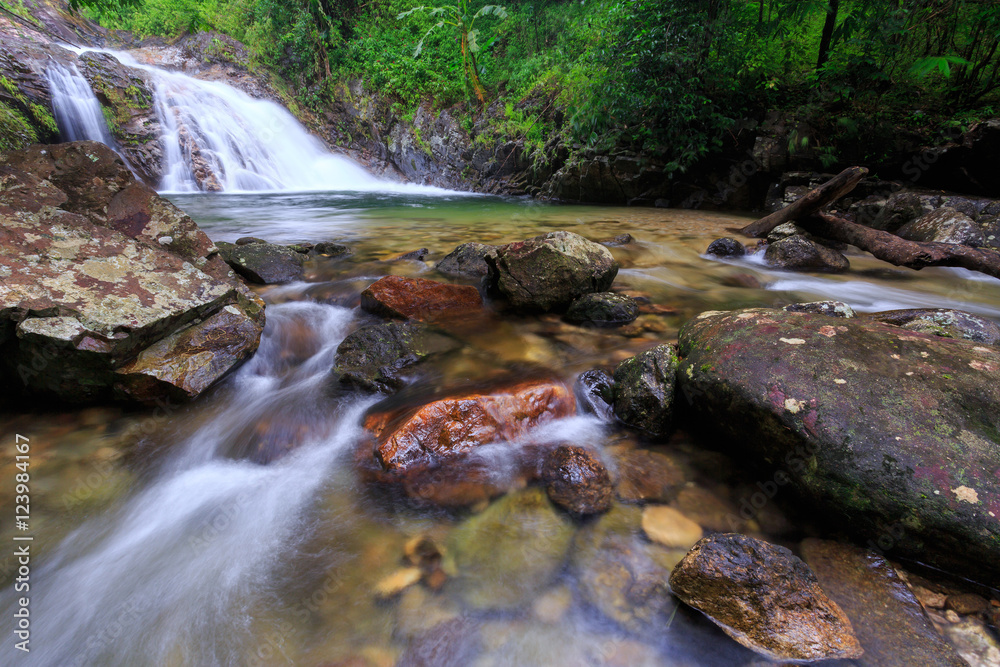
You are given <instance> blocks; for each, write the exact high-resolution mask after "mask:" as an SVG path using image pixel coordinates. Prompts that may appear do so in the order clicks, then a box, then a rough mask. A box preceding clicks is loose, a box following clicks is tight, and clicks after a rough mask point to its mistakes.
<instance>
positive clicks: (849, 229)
mask: <svg viewBox="0 0 1000 667" xmlns="http://www.w3.org/2000/svg"><path fill="white" fill-rule="evenodd" d="M799 224H801V225H802V226H803V227H805V228H806V230H807V231H809V233H811V234H815V235H816V236H820V237H823V238H825V239H829V240H831V241H839V242H841V243H849V244H850V245H852V246H855V247H858V248H861V249H862V250H865V251H867V252H870V253H871V254H872V255H874V256H875V257H877V258H878V259H881V260H882V261H884V262H889V263H890V264H894V265H895V266H905V267H908V268H911V269H916V270H918V271H919V270H920V269H922V268H924V267H927V266H959V267H962V268H964V269H969V270H970V271H978V272H979V273H985V274H986V275H989V276H993V277H994V278H1000V252H997V251H994V250H981V249H979V248H970V247H968V246H964V245H953V244H951V243H919V242H917V241H907V240H906V239H902V238H900V237H898V236H896V235H895V234H890V233H889V232H882V231H879V230H877V229H872V228H870V227H865V226H863V225H858V224H855V223H853V222H850V221H848V220H844V219H843V218H839V217H837V216H835V215H831V214H829V213H816V214H814V215H812V216H810V217H808V218H804V219H802V220H800V221H799Z"/></svg>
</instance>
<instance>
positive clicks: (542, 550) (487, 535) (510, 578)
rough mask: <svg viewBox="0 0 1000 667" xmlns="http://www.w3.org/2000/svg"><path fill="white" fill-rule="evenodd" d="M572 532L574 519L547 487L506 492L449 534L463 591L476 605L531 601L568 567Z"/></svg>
mask: <svg viewBox="0 0 1000 667" xmlns="http://www.w3.org/2000/svg"><path fill="white" fill-rule="evenodd" d="M572 538H573V524H572V522H571V521H570V520H569V519H568V518H566V517H565V516H563V515H562V514H561V513H559V512H558V511H557V510H556V509H555V508H554V507H553V506H552V504H551V503H550V502H549V500H548V498H546V496H545V492H544V491H543V490H542V489H539V488H532V489H526V490H524V491H521V492H519V493H514V494H510V495H507V496H504V497H503V498H501V499H500V500H497V501H496V502H494V503H492V504H491V505H490V506H489V507H488V508H486V510H485V511H484V512H483V513H481V514H479V515H476V516H473V517H471V518H469V519H467V520H466V521H465V522H464V523H462V524H461V525H459V526H458V527H457V528H455V530H453V531H452V532H451V534H450V535H449V536H448V542H447V551H448V553H449V554H450V555H451V556H452V557H453V558H454V564H455V567H456V568H457V572H458V574H457V576H456V577H455V579H454V582H455V585H456V586H457V588H458V591H459V595H460V596H461V597H462V599H463V600H464V601H465V603H466V604H468V605H469V606H471V607H473V608H476V609H510V608H513V607H517V606H520V605H522V604H524V603H526V602H528V601H529V600H530V599H531V598H533V597H535V595H537V594H538V593H539V592H540V591H541V590H543V589H544V588H545V587H546V586H547V585H548V584H549V583H550V582H551V581H552V579H553V578H554V577H555V575H556V574H557V573H558V572H559V570H560V569H561V568H562V564H563V560H564V559H565V557H566V552H567V550H568V549H569V546H570V542H571V540H572Z"/></svg>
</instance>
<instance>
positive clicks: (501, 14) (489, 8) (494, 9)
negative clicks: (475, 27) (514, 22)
mask: <svg viewBox="0 0 1000 667" xmlns="http://www.w3.org/2000/svg"><path fill="white" fill-rule="evenodd" d="M490 14H492V15H493V16H496V17H497V18H498V19H505V18H507V10H506V9H505V8H503V7H501V6H500V5H486V6H485V7H483V8H482V9H480V10H479V11H478V12H476V14H475V16H473V17H472V20H473V21H475V20H476V19H478V18H479V17H480V16H489V15H490Z"/></svg>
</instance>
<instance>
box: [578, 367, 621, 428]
mask: <svg viewBox="0 0 1000 667" xmlns="http://www.w3.org/2000/svg"><path fill="white" fill-rule="evenodd" d="M614 387H615V381H614V378H612V377H611V376H610V375H609V374H608V373H607V372H606V371H602V370H599V369H595V370H591V371H584V372H583V373H580V375H579V377H577V379H576V382H575V383H574V384H573V393H574V394H575V396H576V401H577V405H579V406H580V409H581V410H582V411H583V412H586V413H590V414H593V415H596V416H598V417H600V418H601V419H603V420H605V421H612V420H614V407H613V404H614V401H615V388H614Z"/></svg>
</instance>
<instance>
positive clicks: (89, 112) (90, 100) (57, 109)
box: [46, 63, 114, 146]
mask: <svg viewBox="0 0 1000 667" xmlns="http://www.w3.org/2000/svg"><path fill="white" fill-rule="evenodd" d="M46 77H47V79H48V82H49V90H51V91H52V109H53V112H54V115H55V117H56V124H57V125H58V126H59V134H60V136H62V138H63V139H64V140H65V141H100V142H101V143H103V144H107V145H108V146H114V139H112V137H111V132H110V131H108V125H107V123H106V122H105V120H104V114H103V113H102V112H101V103H100V102H99V101H98V100H97V96H96V95H94V91H93V89H92V88H91V87H90V83H89V82H88V81H87V80H86V79H85V78H84V77H83V75H82V74H80V70H78V69H77V68H76V65H69V66H68V67H64V66H62V65H60V64H59V63H52V64H50V65H49V68H48V71H47V72H46Z"/></svg>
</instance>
